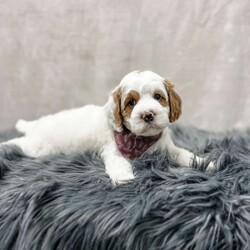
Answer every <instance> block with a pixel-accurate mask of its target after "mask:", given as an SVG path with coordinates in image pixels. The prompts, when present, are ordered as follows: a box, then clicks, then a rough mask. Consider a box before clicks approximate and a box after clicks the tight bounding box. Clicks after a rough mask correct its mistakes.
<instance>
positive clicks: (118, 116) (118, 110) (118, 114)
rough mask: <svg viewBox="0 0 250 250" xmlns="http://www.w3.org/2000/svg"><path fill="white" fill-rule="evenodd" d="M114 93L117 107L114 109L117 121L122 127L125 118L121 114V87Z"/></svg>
mask: <svg viewBox="0 0 250 250" xmlns="http://www.w3.org/2000/svg"><path fill="white" fill-rule="evenodd" d="M112 95H113V98H114V102H115V109H114V117H115V123H116V125H117V126H118V127H119V128H122V125H123V119H122V114H121V89H120V88H118V89H117V90H116V91H115V92H113V93H112Z"/></svg>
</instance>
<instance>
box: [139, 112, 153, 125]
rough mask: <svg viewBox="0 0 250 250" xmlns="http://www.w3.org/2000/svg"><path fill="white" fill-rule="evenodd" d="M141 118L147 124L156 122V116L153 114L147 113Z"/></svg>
mask: <svg viewBox="0 0 250 250" xmlns="http://www.w3.org/2000/svg"><path fill="white" fill-rule="evenodd" d="M141 118H142V119H143V120H144V121H145V122H146V123H150V122H152V121H153V120H154V118H155V114H154V113H153V112H145V113H143V114H142V115H141Z"/></svg>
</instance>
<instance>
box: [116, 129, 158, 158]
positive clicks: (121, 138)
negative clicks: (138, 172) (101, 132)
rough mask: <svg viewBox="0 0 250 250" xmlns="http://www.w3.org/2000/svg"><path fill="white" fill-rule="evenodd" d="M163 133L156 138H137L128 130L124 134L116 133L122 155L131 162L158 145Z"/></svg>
mask: <svg viewBox="0 0 250 250" xmlns="http://www.w3.org/2000/svg"><path fill="white" fill-rule="evenodd" d="M161 135H162V133H159V134H158V135H154V136H136V135H135V134H133V133H132V132H130V131H129V130H127V129H123V131H122V132H116V131H114V136H115V142H116V145H117V147H118V149H119V151H120V153H121V154H122V155H123V156H124V157H125V158H128V159H130V160H134V159H135V158H138V157H140V156H141V155H142V154H143V153H145V152H146V150H147V149H148V148H149V147H151V146H152V145H153V144H154V143H156V142H157V141H158V140H159V139H160V137H161Z"/></svg>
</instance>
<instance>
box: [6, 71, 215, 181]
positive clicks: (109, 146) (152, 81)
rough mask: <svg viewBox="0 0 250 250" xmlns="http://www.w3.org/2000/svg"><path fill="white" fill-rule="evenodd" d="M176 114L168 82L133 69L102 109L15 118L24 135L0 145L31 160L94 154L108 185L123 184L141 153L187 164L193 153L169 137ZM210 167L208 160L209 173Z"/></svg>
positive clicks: (178, 108)
mask: <svg viewBox="0 0 250 250" xmlns="http://www.w3.org/2000/svg"><path fill="white" fill-rule="evenodd" d="M180 115H181V99H180V97H179V95H178V94H177V93H176V92H175V90H174V86H173V85H172V83H171V82H170V81H169V80H166V79H164V78H162V77H161V76H159V75H157V74H155V73H153V72H151V71H134V72H131V73H129V74H127V75H126V76H125V77H124V78H123V79H122V81H121V82H120V84H119V85H118V86H117V87H116V88H115V89H114V90H113V92H112V94H111V96H110V97H109V100H108V102H107V103H106V104H105V105H104V106H102V107H99V106H94V105H87V106H84V107H82V108H77V109H72V110H67V111H62V112H59V113H57V114H54V115H48V116H45V117H42V118H40V119H38V120H35V121H24V120H20V121H18V122H17V125H16V128H17V130H18V131H20V132H22V133H24V136H23V137H20V138H16V139H13V140H10V141H8V142H6V143H4V144H15V145H17V146H19V147H21V149H22V150H23V151H24V153H26V154H27V155H29V156H32V157H40V156H45V155H51V154H57V153H66V154H68V153H71V152H79V153H83V152H84V151H87V150H94V151H95V152H97V153H98V154H99V155H100V156H101V157H102V159H103V160H104V163H105V166H106V172H107V173H108V175H109V176H110V178H111V180H112V182H113V183H124V182H127V181H129V180H131V179H133V178H134V175H133V170H132V167H131V160H133V159H135V158H137V157H140V156H141V155H142V154H144V153H146V152H147V153H152V152H153V151H155V150H161V151H162V152H168V153H169V155H170V156H171V158H172V159H174V160H175V161H177V162H178V163H179V164H180V165H182V166H189V165H190V163H192V161H193V160H194V154H193V153H191V152H189V151H187V150H185V149H183V148H179V147H177V146H175V145H174V143H173V141H172V139H171V137H170V131H169V128H168V125H169V123H172V122H174V121H176V120H177V119H178V118H179V116H180ZM195 160H196V161H198V163H201V162H202V161H203V159H202V158H199V157H196V158H195ZM213 167H214V166H213V163H212V162H211V163H210V164H209V165H208V169H212V168H213Z"/></svg>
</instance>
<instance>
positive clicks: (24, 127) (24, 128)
mask: <svg viewBox="0 0 250 250" xmlns="http://www.w3.org/2000/svg"><path fill="white" fill-rule="evenodd" d="M33 125H34V121H25V120H18V122H17V123H16V130H17V131H19V132H21V133H24V134H26V133H27V132H28V131H29V130H30V129H31V128H32V127H33Z"/></svg>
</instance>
